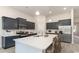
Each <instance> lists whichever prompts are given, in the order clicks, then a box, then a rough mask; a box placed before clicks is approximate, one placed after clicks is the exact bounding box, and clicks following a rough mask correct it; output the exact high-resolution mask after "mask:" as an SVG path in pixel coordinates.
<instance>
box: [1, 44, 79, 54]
mask: <svg viewBox="0 0 79 59" xmlns="http://www.w3.org/2000/svg"><path fill="white" fill-rule="evenodd" d="M61 45H62V51H61V53H79V44H70V43H61ZM0 53H15V47H11V48H8V49H0Z"/></svg>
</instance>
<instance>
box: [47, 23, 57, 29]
mask: <svg viewBox="0 0 79 59" xmlns="http://www.w3.org/2000/svg"><path fill="white" fill-rule="evenodd" d="M46 28H47V29H58V22H50V23H47V24H46Z"/></svg>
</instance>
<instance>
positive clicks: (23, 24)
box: [16, 18, 26, 29]
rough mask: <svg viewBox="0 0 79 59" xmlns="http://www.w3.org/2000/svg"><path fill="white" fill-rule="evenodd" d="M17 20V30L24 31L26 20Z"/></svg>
mask: <svg viewBox="0 0 79 59" xmlns="http://www.w3.org/2000/svg"><path fill="white" fill-rule="evenodd" d="M16 19H17V20H18V28H19V29H26V19H23V18H16Z"/></svg>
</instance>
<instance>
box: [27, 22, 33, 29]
mask: <svg viewBox="0 0 79 59" xmlns="http://www.w3.org/2000/svg"><path fill="white" fill-rule="evenodd" d="M26 29H35V23H33V22H29V21H27V22H26Z"/></svg>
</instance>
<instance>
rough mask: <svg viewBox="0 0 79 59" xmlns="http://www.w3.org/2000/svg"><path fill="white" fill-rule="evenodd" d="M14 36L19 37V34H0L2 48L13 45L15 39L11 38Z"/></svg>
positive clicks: (14, 37)
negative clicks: (6, 35) (0, 36)
mask: <svg viewBox="0 0 79 59" xmlns="http://www.w3.org/2000/svg"><path fill="white" fill-rule="evenodd" d="M16 38H19V36H8V37H3V36H2V48H4V49H6V48H9V47H13V46H15V41H14V40H13V39H16Z"/></svg>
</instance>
